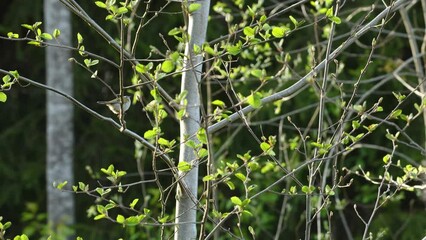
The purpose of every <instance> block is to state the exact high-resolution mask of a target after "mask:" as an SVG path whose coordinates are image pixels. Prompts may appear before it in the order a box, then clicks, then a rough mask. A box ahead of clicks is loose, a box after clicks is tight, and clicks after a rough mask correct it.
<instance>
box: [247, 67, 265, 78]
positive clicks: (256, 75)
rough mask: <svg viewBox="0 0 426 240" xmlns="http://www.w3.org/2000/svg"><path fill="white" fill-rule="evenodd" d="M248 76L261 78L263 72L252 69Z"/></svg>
mask: <svg viewBox="0 0 426 240" xmlns="http://www.w3.org/2000/svg"><path fill="white" fill-rule="evenodd" d="M250 74H251V75H252V76H254V77H256V78H259V79H260V78H263V71H262V70H260V69H253V70H251V71H250Z"/></svg>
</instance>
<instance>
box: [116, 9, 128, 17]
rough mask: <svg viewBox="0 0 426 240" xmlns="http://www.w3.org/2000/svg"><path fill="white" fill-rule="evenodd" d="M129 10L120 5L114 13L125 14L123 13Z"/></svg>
mask: <svg viewBox="0 0 426 240" xmlns="http://www.w3.org/2000/svg"><path fill="white" fill-rule="evenodd" d="M128 11H129V10H128V9H127V8H126V7H120V8H118V10H117V12H116V14H117V15H121V14H125V13H127V12H128Z"/></svg>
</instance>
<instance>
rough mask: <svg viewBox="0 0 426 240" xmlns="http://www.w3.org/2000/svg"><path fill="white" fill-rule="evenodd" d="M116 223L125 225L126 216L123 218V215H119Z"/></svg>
mask: <svg viewBox="0 0 426 240" xmlns="http://www.w3.org/2000/svg"><path fill="white" fill-rule="evenodd" d="M116 221H117V222H118V223H121V224H123V223H124V221H126V219H125V218H124V216H123V215H120V214H118V215H117V218H116Z"/></svg>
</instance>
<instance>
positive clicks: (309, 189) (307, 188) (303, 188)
mask: <svg viewBox="0 0 426 240" xmlns="http://www.w3.org/2000/svg"><path fill="white" fill-rule="evenodd" d="M314 190H315V187H314V186H311V187H308V186H306V185H305V186H303V187H302V192H304V193H306V194H311V193H313V191H314Z"/></svg>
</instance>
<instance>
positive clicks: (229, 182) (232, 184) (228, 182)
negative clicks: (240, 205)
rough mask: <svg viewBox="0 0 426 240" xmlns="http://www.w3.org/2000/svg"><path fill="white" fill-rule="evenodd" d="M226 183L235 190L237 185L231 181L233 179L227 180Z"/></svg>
mask: <svg viewBox="0 0 426 240" xmlns="http://www.w3.org/2000/svg"><path fill="white" fill-rule="evenodd" d="M225 183H226V185H228V187H229V189H231V190H235V185H234V183H233V182H231V181H226V182H225Z"/></svg>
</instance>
